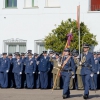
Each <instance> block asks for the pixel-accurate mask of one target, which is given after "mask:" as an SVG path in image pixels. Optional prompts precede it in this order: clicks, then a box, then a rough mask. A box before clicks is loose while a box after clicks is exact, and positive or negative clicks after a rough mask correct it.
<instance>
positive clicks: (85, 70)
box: [81, 52, 95, 75]
mask: <svg viewBox="0 0 100 100" xmlns="http://www.w3.org/2000/svg"><path fill="white" fill-rule="evenodd" d="M85 58H86V61H85V63H84V65H83V66H82V69H81V75H86V74H91V73H92V72H93V73H94V71H95V68H94V67H95V63H94V57H93V54H92V53H90V52H88V53H87V55H85Z"/></svg>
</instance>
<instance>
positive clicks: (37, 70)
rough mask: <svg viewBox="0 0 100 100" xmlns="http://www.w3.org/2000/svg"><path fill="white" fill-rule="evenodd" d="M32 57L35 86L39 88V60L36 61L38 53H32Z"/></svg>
mask: <svg viewBox="0 0 100 100" xmlns="http://www.w3.org/2000/svg"><path fill="white" fill-rule="evenodd" d="M34 59H35V61H36V66H37V67H36V73H35V84H36V88H37V89H39V88H40V72H39V66H38V65H39V62H38V60H37V59H38V54H37V53H34Z"/></svg>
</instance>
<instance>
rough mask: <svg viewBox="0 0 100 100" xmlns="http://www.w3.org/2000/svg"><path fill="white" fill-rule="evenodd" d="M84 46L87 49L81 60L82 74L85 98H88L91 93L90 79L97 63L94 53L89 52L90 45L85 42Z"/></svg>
mask: <svg viewBox="0 0 100 100" xmlns="http://www.w3.org/2000/svg"><path fill="white" fill-rule="evenodd" d="M83 48H84V50H85V53H84V56H83V58H82V61H81V63H82V69H81V75H82V80H83V85H84V89H85V90H84V96H83V98H84V99H87V98H88V95H89V80H90V76H91V77H92V76H93V73H94V66H95V63H94V57H93V54H92V53H90V52H88V49H89V45H88V44H84V46H83Z"/></svg>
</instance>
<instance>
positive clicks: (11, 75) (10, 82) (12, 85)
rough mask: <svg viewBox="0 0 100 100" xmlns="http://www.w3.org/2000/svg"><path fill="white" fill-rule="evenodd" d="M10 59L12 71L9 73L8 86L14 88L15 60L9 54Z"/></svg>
mask: <svg viewBox="0 0 100 100" xmlns="http://www.w3.org/2000/svg"><path fill="white" fill-rule="evenodd" d="M8 58H9V61H10V69H9V73H8V86H9V87H10V88H13V87H14V74H13V73H12V69H13V58H12V54H11V53H9V54H8Z"/></svg>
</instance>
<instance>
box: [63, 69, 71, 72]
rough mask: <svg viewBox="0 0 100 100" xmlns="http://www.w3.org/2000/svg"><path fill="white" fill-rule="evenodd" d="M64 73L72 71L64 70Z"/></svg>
mask: <svg viewBox="0 0 100 100" xmlns="http://www.w3.org/2000/svg"><path fill="white" fill-rule="evenodd" d="M62 71H64V72H71V71H72V70H71V69H70V70H62Z"/></svg>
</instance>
